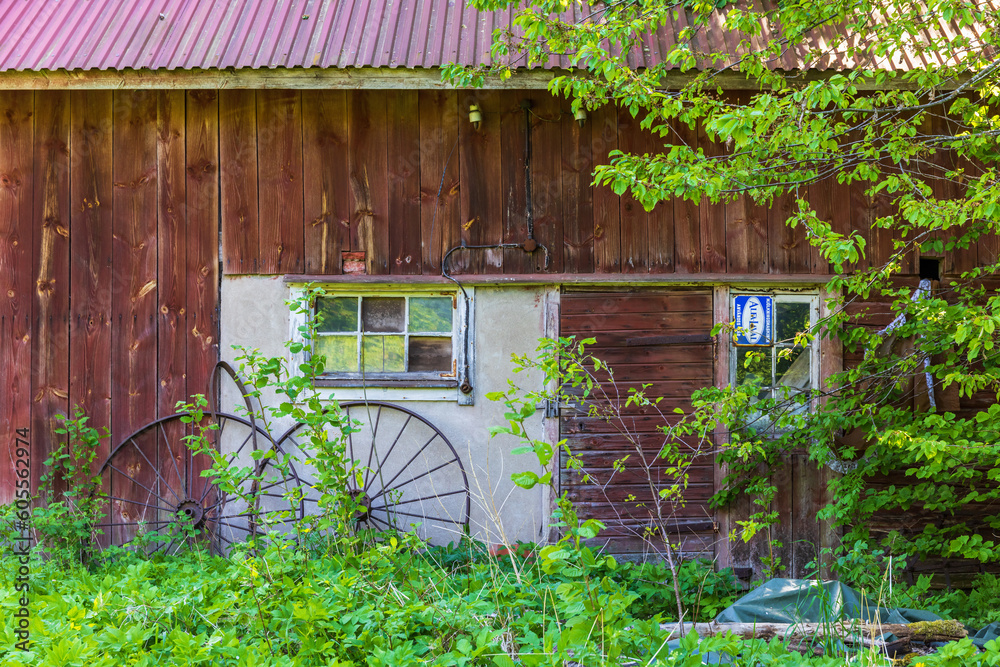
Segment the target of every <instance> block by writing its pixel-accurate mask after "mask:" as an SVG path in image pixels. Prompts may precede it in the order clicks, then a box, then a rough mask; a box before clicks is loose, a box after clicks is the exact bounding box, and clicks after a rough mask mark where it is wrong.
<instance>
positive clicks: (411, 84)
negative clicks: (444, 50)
mask: <svg viewBox="0 0 1000 667" xmlns="http://www.w3.org/2000/svg"><path fill="white" fill-rule="evenodd" d="M571 73H572V72H570V71H568V70H559V69H551V70H542V69H538V70H530V71H519V72H517V73H516V74H515V75H514V76H512V77H511V78H509V79H500V78H498V77H490V78H487V80H486V81H484V83H483V86H482V88H484V89H487V90H491V89H492V90H508V89H520V90H545V89H546V88H547V87H548V84H549V82H550V81H551V80H552V79H553V78H554V77H556V76H562V75H565V74H571ZM832 74H839V73H838V72H815V71H808V72H805V73H801V72H789V73H788V76H789V77H790V78H793V79H794V80H795V81H798V82H800V83H807V82H809V81H817V80H824V79H827V78H829V77H830V76H831V75H832ZM694 77H695V73H685V72H668V73H667V74H666V75H665V76H664V77H663V81H662V85H663V87H664V88H667V89H677V88H680V87H682V86H685V85H687V84H688V83H690V82H691V81H692V80H693V79H694ZM967 78H968V77H963V76H960V77H956V78H955V79H954V80H953V82H952V85H951V86H949V87H947V88H943V89H950V88H952V87H957V86H959V85H960V84H961V83H963V82H964V81H965V80H967ZM712 83H713V85H717V86H719V87H721V88H723V89H726V90H759V89H760V84H759V83H758V82H756V81H753V80H750V79H747V78H746V77H745V76H744V75H742V74H740V73H738V72H722V73H719V74H716V75H715V76H714V77H713V78H712ZM857 87H858V89H859V90H884V89H886V88H894V89H899V90H908V89H915V88H916V86H915V85H914V84H913V83H912V82H910V81H904V80H892V81H889V82H885V83H883V84H881V85H879V86H876V85H875V84H869V83H866V82H865V81H861V82H859V83H858V84H857ZM223 88H247V89H268V88H274V89H278V88H283V89H297V90H306V89H314V88H315V89H320V88H322V89H342V90H361V89H368V90H390V89H398V90H403V89H408V90H430V89H441V90H448V89H452V88H453V86H451V85H449V84H447V83H445V82H443V81H442V80H441V70H440V69H438V68H432V67H428V68H413V69H404V68H402V67H364V68H358V67H346V68H332V67H331V68H321V67H308V68H306V67H298V68H285V67H276V68H274V69H271V68H261V69H251V68H244V69H174V70H163V69H161V70H149V69H144V70H136V69H123V70H73V71H67V70H30V71H7V72H0V90H46V89H53V90H54V89H78V90H87V89H89V90H101V89H103V90H119V89H122V90H124V89H133V90H141V89H184V90H195V89H212V90H221V89H223Z"/></svg>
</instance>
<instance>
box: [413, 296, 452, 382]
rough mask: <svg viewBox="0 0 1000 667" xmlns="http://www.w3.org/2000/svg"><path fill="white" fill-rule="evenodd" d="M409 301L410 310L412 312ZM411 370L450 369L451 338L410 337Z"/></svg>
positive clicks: (445, 370)
mask: <svg viewBox="0 0 1000 667" xmlns="http://www.w3.org/2000/svg"><path fill="white" fill-rule="evenodd" d="M412 308H413V303H412V302H411V303H410V309H411V310H410V312H413V310H412ZM409 370H411V371H440V372H443V373H448V372H450V371H451V338H417V337H415V336H414V337H411V338H410V368H409Z"/></svg>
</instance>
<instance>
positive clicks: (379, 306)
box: [361, 296, 406, 333]
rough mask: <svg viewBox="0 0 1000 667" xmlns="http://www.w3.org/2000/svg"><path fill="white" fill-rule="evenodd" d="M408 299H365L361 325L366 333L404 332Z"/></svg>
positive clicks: (362, 302)
mask: <svg viewBox="0 0 1000 667" xmlns="http://www.w3.org/2000/svg"><path fill="white" fill-rule="evenodd" d="M405 312H406V299H404V298H403V297H401V296H400V297H372V298H369V297H365V298H364V299H362V300H361V323H362V324H363V325H364V331H375V332H397V331H398V332H399V333H402V332H403V325H404V319H405V317H404V314H405Z"/></svg>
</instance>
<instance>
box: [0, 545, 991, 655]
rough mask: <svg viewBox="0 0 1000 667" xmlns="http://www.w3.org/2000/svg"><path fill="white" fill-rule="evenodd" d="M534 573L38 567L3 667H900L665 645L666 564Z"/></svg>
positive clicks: (209, 562)
mask: <svg viewBox="0 0 1000 667" xmlns="http://www.w3.org/2000/svg"><path fill="white" fill-rule="evenodd" d="M7 559H9V557H8V556H4V560H7ZM538 563H539V559H538V557H537V551H536V550H535V549H532V548H531V547H530V546H528V547H521V548H517V549H512V550H503V551H502V552H501V553H500V554H499V555H498V554H497V553H496V551H494V552H493V553H492V554H491V553H490V552H489V551H488V550H487V549H486V548H485V547H484V546H483V545H480V544H475V543H464V544H463V545H461V546H457V547H455V546H453V547H448V548H431V549H421V548H420V547H419V545H418V544H416V543H415V542H410V541H409V540H405V539H404V540H396V539H394V538H393V539H387V540H385V541H382V542H379V543H375V544H371V545H368V547H367V548H365V549H363V550H358V551H357V552H356V553H339V554H338V553H334V554H329V553H325V554H317V553H313V554H311V553H307V552H306V551H305V550H303V549H297V548H295V547H291V546H287V545H286V546H285V548H282V547H280V546H274V547H271V548H269V549H267V550H266V551H264V552H263V553H261V554H260V555H258V556H253V555H249V554H243V555H232V556H231V557H229V558H223V557H218V556H210V555H208V554H206V553H200V552H197V551H195V552H190V553H184V554H181V555H177V556H159V557H153V558H151V559H146V558H144V557H140V556H137V555H134V554H132V553H129V552H125V551H112V552H105V554H104V556H103V558H101V559H100V560H98V561H95V562H92V563H91V564H90V565H89V566H83V565H73V564H69V565H68V564H66V563H65V562H57V561H53V560H43V559H41V558H39V557H37V556H36V558H35V560H34V562H33V564H32V574H31V586H32V588H31V594H30V599H31V607H30V613H31V622H30V632H31V650H30V651H29V652H22V651H17V650H14V648H13V647H14V645H15V640H14V635H13V631H12V629H11V628H10V627H5V628H4V629H3V634H2V635H0V664H2V665H28V664H30V665H67V666H70V665H81V666H83V665H87V666H90V665H94V666H98V667H100V666H116V667H117V666H119V665H137V666H141V665H194V664H211V665H238V666H244V665H245V666H252V665H323V666H344V665H366V666H379V665H386V666H389V665H391V666H406V665H426V664H433V665H496V666H499V667H511V666H512V665H565V664H577V665H671V666H674V665H676V666H692V667H693V666H694V665H700V664H702V662H701V661H702V655H703V653H705V652H708V651H713V652H715V653H716V654H718V655H720V656H723V657H725V658H726V659H729V660H731V661H732V662H731V663H729V664H734V665H743V666H744V667H751V666H756V665H788V666H790V667H794V666H795V665H812V666H816V667H822V666H826V665H831V666H832V665H847V664H858V665H862V664H864V665H877V664H889V663H888V662H885V661H880V660H878V659H876V658H873V657H872V656H867V657H865V660H863V661H862V656H833V657H827V658H805V657H803V656H801V655H799V654H798V653H794V652H791V653H790V652H789V651H788V650H787V648H786V647H785V646H784V645H782V644H781V643H780V642H777V641H772V642H770V643H768V642H764V641H759V640H756V641H743V640H740V639H737V638H734V637H731V636H730V637H716V638H711V639H706V640H702V641H700V642H699V641H697V638H695V637H693V636H688V637H686V638H685V639H684V640H682V641H681V642H680V645H679V646H677V645H674V646H668V645H667V643H666V640H667V636H666V633H667V631H668V629H669V628H670V627H673V624H669V623H668V621H670V620H672V619H671V618H670V614H669V612H668V610H670V609H671V608H672V599H671V597H670V594H669V591H668V588H669V586H668V584H666V583H665V581H664V579H665V578H666V577H667V576H668V573H667V571H666V570H665V568H664V566H662V565H654V564H646V565H633V564H628V563H616V562H615V561H613V560H612V559H608V558H603V559H599V562H595V563H594V564H593V567H592V568H591V570H590V572H589V576H588V577H586V578H581V577H569V576H564V575H559V574H557V575H552V574H546V573H544V572H543V571H542V569H541V568H540V567H539V565H538ZM12 565H13V561H10V562H5V563H4V567H3V568H2V572H3V574H2V577H3V582H2V590H3V593H2V594H0V604H2V607H3V614H4V615H5V616H8V617H9V616H10V614H12V613H13V611H14V610H15V609H16V607H17V601H16V599H15V597H14V593H13V591H14V586H13V574H12V573H13V572H14V571H15V570H16V568H15V567H12ZM682 572H683V577H682V581H683V582H684V594H685V600H686V601H687V602H686V604H688V605H689V609H691V610H692V613H694V611H695V610H698V611H697V613H698V615H697V616H694V618H695V620H704V619H707V618H709V617H710V616H711V615H714V613H715V612H716V611H717V609H718V605H722V604H728V602H729V601H730V600H731V598H733V597H734V596H735V594H736V593H735V591H734V590H733V589H732V587H731V586H732V579H731V575H728V573H726V572H723V573H722V574H717V573H713V572H712V571H711V569H710V568H708V567H707V566H706V565H705V564H703V563H697V562H693V561H689V562H685V563H684V564H682ZM699 596H700V597H699ZM590 600H594V601H595V603H591V602H590ZM687 620H691V619H687ZM921 661H923V662H924V663H925V667H935V666H942V667H944V666H949V667H950V666H951V665H995V664H1000V653H998V652H997V650H996V649H995V647H990V648H989V650H988V651H987V652H985V653H979V652H978V650H977V649H975V648H974V647H971V646H968V645H967V644H965V643H959V644H955V645H950V646H949V647H948V648H947V650H945V651H942V652H941V653H939V654H937V655H935V656H925V657H922V658H921Z"/></svg>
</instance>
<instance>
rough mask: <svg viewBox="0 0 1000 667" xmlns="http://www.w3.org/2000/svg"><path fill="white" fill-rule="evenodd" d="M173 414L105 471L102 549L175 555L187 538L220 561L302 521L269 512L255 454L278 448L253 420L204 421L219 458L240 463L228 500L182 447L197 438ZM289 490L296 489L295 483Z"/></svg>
mask: <svg viewBox="0 0 1000 667" xmlns="http://www.w3.org/2000/svg"><path fill="white" fill-rule="evenodd" d="M184 417H186V415H185V414H175V415H170V416H168V417H163V418H160V419H157V420H155V421H153V422H151V423H149V424H147V425H146V426H144V427H142V428H141V429H139V430H137V431H136V432H134V433H132V434H131V435H129V436H128V437H126V438H125V439H124V440H122V441H121V443H120V444H118V445H117V446H116V447H115V448H114V449H113V450H112V451H111V454H110V455H109V456H108V458H107V460H105V462H104V464H103V465H102V467H101V472H100V474H101V480H102V484H103V489H104V491H105V492H106V493H107V494H108V495H107V507H106V512H105V520H104V522H103V523H101V524H98V528H99V529H101V531H102V532H103V535H102V537H101V540H100V541H101V543H102V544H103V545H104V546H107V545H115V546H129V545H133V546H135V545H141V548H142V549H144V550H145V551H146V552H147V553H150V554H152V553H176V552H177V551H179V550H180V549H181V548H182V547H183V546H184V545H185V544H186V543H188V542H189V537H192V536H193V537H194V539H197V540H203V541H204V543H206V544H207V545H208V546H209V547H210V548H211V549H212V550H213V551H215V552H216V553H226V552H228V550H229V549H230V548H231V547H232V546H234V545H236V544H238V543H241V542H246V541H247V540H248V538H250V537H251V536H257V535H261V534H262V533H263V530H264V529H263V527H262V525H261V524H262V523H264V524H268V525H269V526H271V527H273V528H277V529H282V528H285V529H287V528H289V527H290V526H291V525H293V524H294V523H295V522H297V521H298V520H300V519H301V518H302V514H301V512H300V511H299V512H296V511H294V510H288V509H287V508H286V509H285V510H282V511H279V510H276V509H270V510H264V509H262V508H261V507H260V504H259V500H258V492H259V487H258V484H257V482H256V481H255V478H254V472H255V471H256V470H257V469H258V465H257V464H256V462H255V461H254V459H253V456H252V455H251V453H252V452H253V451H257V450H265V451H266V450H267V449H270V448H271V447H272V446H273V443H272V441H271V439H270V438H269V437H268V436H267V434H266V433H265V432H264V431H263V430H262V429H260V428H259V427H257V426H256V425H255V424H254V423H253V422H251V421H250V420H249V419H247V418H244V417H241V416H237V415H232V414H227V413H222V412H215V413H210V414H207V415H206V416H205V419H206V420H207V421H209V422H211V423H213V424H214V425H215V426H216V428H215V429H214V430H210V431H207V432H206V437H207V439H208V440H209V445H210V446H212V447H213V448H215V449H216V451H220V448H221V451H224V452H229V453H233V454H234V455H235V458H234V461H233V467H232V470H233V471H234V478H233V479H232V480H231V483H232V484H233V486H234V487H235V492H232V491H233V490H232V489H231V490H230V493H226V492H225V491H224V490H223V488H222V485H220V484H219V480H217V479H213V478H212V477H203V476H202V475H201V471H202V470H206V469H208V468H209V467H210V466H211V462H210V461H209V460H208V459H207V457H206V456H205V455H204V454H201V455H199V454H194V453H193V452H192V451H191V449H190V448H189V447H188V446H187V444H186V442H185V441H184V437H185V436H186V435H190V434H191V433H192V432H193V428H192V426H191V425H190V424H185V423H184V422H183V421H182V419H183V418H184ZM289 484H291V485H299V484H301V482H300V481H299V480H297V479H295V480H290V481H289Z"/></svg>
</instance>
